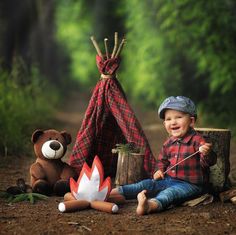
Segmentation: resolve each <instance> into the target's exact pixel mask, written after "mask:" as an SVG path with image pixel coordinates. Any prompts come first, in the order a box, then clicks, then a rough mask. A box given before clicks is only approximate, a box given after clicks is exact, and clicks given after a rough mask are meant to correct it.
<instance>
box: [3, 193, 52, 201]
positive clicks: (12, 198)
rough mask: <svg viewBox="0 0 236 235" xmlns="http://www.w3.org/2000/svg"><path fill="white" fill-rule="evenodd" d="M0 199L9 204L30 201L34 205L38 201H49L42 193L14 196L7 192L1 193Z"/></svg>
mask: <svg viewBox="0 0 236 235" xmlns="http://www.w3.org/2000/svg"><path fill="white" fill-rule="evenodd" d="M0 198H5V199H6V200H7V202H9V203H11V202H12V203H16V202H23V201H29V202H30V203H31V204H34V203H35V202H36V201H38V200H47V199H48V197H47V196H45V195H43V194H40V193H20V194H17V195H13V194H10V193H7V192H5V191H0Z"/></svg>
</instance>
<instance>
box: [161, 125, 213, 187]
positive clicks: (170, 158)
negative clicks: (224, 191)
mask: <svg viewBox="0 0 236 235" xmlns="http://www.w3.org/2000/svg"><path fill="white" fill-rule="evenodd" d="M201 142H205V140H204V138H203V137H202V136H201V135H200V134H199V133H197V132H196V131H195V130H194V129H190V130H189V132H188V133H187V134H186V135H185V136H184V137H183V138H181V139H176V138H173V137H170V138H169V139H168V140H167V141H166V142H165V143H164V144H163V147H162V150H161V152H160V154H159V157H158V168H159V170H162V171H163V172H164V171H165V170H167V169H168V168H170V167H172V166H173V165H175V164H176V163H178V162H179V161H181V160H183V159H184V158H186V157H188V156H189V155H190V154H193V153H194V152H196V151H198V150H199V147H200V143H201ZM215 163H216V154H215V153H214V152H213V151H212V152H211V153H210V154H208V155H206V156H204V155H203V154H201V153H198V154H196V155H194V156H193V157H190V158H189V159H187V160H186V161H183V162H182V163H180V164H179V165H177V166H175V167H174V168H173V169H172V170H170V171H169V172H168V173H167V174H168V175H169V176H171V177H174V178H178V179H181V180H185V181H188V182H190V183H194V184H204V183H208V180H209V167H210V166H212V165H214V164H215Z"/></svg>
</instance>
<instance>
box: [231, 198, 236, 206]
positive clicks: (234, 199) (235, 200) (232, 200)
mask: <svg viewBox="0 0 236 235" xmlns="http://www.w3.org/2000/svg"><path fill="white" fill-rule="evenodd" d="M230 201H231V202H232V203H233V204H235V205H236V196H234V197H232V198H230Z"/></svg>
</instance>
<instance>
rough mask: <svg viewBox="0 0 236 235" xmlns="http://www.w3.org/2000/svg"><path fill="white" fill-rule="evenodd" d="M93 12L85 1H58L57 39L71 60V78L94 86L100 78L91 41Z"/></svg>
mask: <svg viewBox="0 0 236 235" xmlns="http://www.w3.org/2000/svg"><path fill="white" fill-rule="evenodd" d="M91 18H92V16H91V11H89V9H88V8H87V6H86V4H85V1H72V0H69V1H62V0H61V1H58V2H57V10H56V25H57V32H56V34H57V38H58V41H59V43H60V44H61V46H64V47H65V48H66V50H67V53H68V55H69V57H70V59H71V64H70V72H71V76H72V77H73V78H74V79H75V80H77V81H79V82H80V83H81V84H82V85H86V86H89V85H90V84H92V83H93V84H94V80H93V79H92V78H97V77H98V72H97V69H96V64H95V50H94V48H93V46H92V43H91V41H90V36H91V35H92V34H93V33H94V32H93V30H92V27H91Z"/></svg>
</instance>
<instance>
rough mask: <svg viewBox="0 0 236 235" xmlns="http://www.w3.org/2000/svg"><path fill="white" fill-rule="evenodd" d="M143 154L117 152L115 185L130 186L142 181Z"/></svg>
mask: <svg viewBox="0 0 236 235" xmlns="http://www.w3.org/2000/svg"><path fill="white" fill-rule="evenodd" d="M143 159H144V154H140V153H127V152H119V153H118V161H117V170H116V178H115V184H116V186H119V185H125V184H132V183H136V182H138V181H140V180H141V179H143Z"/></svg>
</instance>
